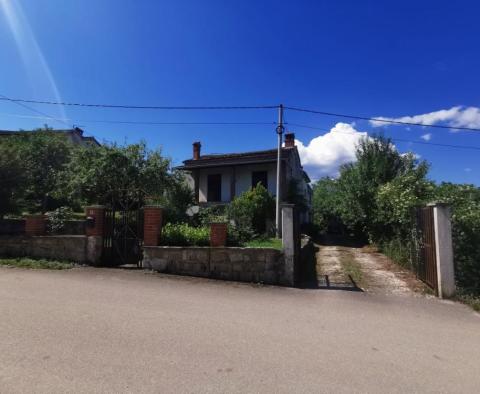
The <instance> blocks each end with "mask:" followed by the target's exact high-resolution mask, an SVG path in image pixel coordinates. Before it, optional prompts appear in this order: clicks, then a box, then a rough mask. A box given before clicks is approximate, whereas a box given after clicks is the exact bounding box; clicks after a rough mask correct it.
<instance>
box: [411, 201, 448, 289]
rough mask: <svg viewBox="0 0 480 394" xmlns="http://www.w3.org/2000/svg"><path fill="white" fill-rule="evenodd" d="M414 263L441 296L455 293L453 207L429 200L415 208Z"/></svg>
mask: <svg viewBox="0 0 480 394" xmlns="http://www.w3.org/2000/svg"><path fill="white" fill-rule="evenodd" d="M415 224H416V226H415V231H414V242H413V243H412V244H413V250H412V257H411V259H412V263H413V264H412V265H413V267H414V268H415V270H416V273H417V276H418V278H419V279H421V280H422V281H423V282H425V283H426V284H427V285H428V286H429V287H430V288H432V289H433V290H434V291H435V294H436V295H438V296H439V297H451V296H453V295H454V294H455V270H454V262H453V245H452V226H451V213H450V208H449V207H448V206H447V205H445V204H439V203H435V204H430V205H428V206H426V207H421V208H418V209H417V210H416V212H415Z"/></svg>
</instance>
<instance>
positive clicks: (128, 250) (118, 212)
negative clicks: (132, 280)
mask: <svg viewBox="0 0 480 394" xmlns="http://www.w3.org/2000/svg"><path fill="white" fill-rule="evenodd" d="M104 225H105V231H104V237H103V250H102V262H103V264H104V265H108V266H119V265H125V264H136V265H137V266H139V265H140V261H141V260H142V244H143V210H142V209H141V204H140V203H139V202H138V201H126V202H125V201H115V202H114V203H113V204H112V205H111V207H109V208H107V209H106V210H105V222H104Z"/></svg>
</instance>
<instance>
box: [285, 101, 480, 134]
mask: <svg viewBox="0 0 480 394" xmlns="http://www.w3.org/2000/svg"><path fill="white" fill-rule="evenodd" d="M285 109H289V110H291V111H297V112H307V113H310V114H318V115H326V116H335V117H339V118H349V119H358V120H368V121H372V122H383V123H393V124H400V125H404V126H422V127H433V128H437V129H450V130H468V131H480V129H477V128H472V127H454V126H442V125H435V124H423V123H413V122H402V121H399V120H389V119H381V118H369V117H366V116H357V115H345V114H337V113H333V112H324V111H316V110H313V109H305V108H298V107H285Z"/></svg>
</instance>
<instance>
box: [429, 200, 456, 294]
mask: <svg viewBox="0 0 480 394" xmlns="http://www.w3.org/2000/svg"><path fill="white" fill-rule="evenodd" d="M432 205H433V221H434V228H435V249H436V250H435V254H436V260H437V286H438V296H439V297H440V298H444V297H446V298H448V297H452V296H453V295H454V294H455V267H454V263H453V245H452V224H451V213H450V207H449V206H448V205H446V204H441V203H436V204H432Z"/></svg>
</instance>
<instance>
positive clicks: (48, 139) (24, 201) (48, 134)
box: [2, 127, 75, 212]
mask: <svg viewBox="0 0 480 394" xmlns="http://www.w3.org/2000/svg"><path fill="white" fill-rule="evenodd" d="M5 140H6V141H5V142H2V145H4V146H6V147H10V148H5V149H7V150H8V149H14V150H15V154H13V156H12V154H10V156H11V157H12V158H15V157H16V159H15V160H14V161H13V162H12V166H11V171H15V168H21V172H22V174H21V176H20V177H19V178H18V181H17V182H16V185H17V187H16V193H15V197H14V199H15V205H16V207H17V209H24V210H27V211H30V212H45V211H46V210H48V209H51V208H56V207H58V206H59V205H60V204H61V201H59V200H58V199H56V196H60V195H61V194H62V193H61V192H59V190H58V187H59V185H58V179H59V176H60V174H61V173H62V172H63V171H64V170H65V168H66V166H67V164H68V162H69V161H70V158H71V153H72V151H73V150H74V149H75V147H74V145H73V144H72V143H71V142H70V141H68V140H67V139H66V138H65V137H64V136H63V135H59V134H57V133H54V132H52V130H51V129H49V128H48V127H45V128H44V129H37V130H35V131H32V132H28V133H19V134H18V135H13V136H9V137H5ZM15 163H17V164H15Z"/></svg>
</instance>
